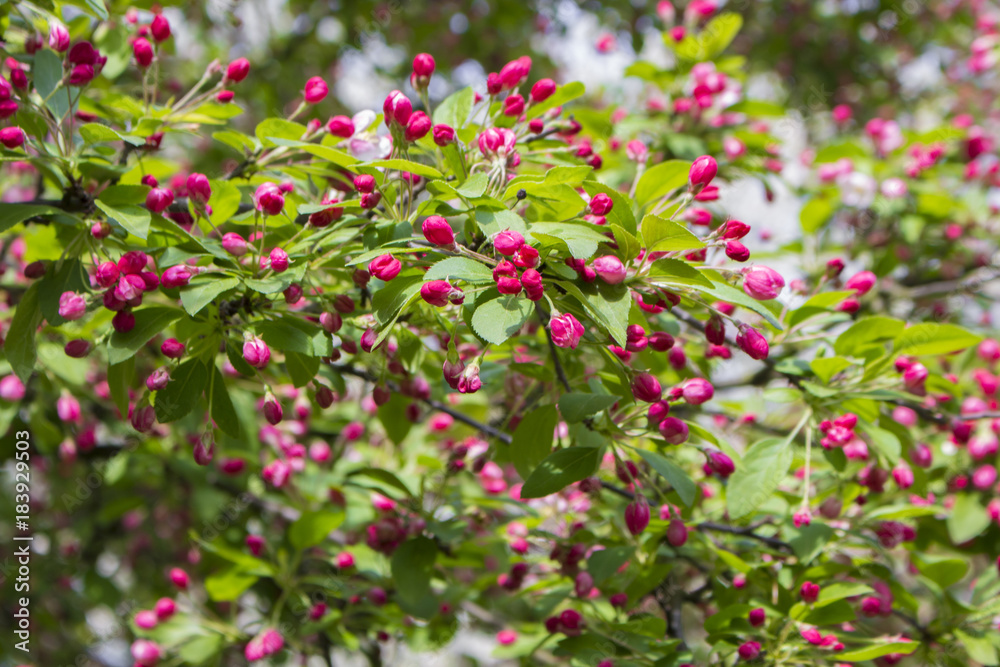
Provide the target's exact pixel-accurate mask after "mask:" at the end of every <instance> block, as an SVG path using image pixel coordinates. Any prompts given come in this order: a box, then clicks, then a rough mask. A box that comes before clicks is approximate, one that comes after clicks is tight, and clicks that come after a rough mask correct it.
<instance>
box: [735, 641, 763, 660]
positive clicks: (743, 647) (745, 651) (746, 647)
mask: <svg viewBox="0 0 1000 667" xmlns="http://www.w3.org/2000/svg"><path fill="white" fill-rule="evenodd" d="M737 653H739V654H740V658H742V659H743V660H746V661H750V660H754V659H756V658H757V656H759V655H760V642H743V643H742V644H740V647H739V648H738V649H737Z"/></svg>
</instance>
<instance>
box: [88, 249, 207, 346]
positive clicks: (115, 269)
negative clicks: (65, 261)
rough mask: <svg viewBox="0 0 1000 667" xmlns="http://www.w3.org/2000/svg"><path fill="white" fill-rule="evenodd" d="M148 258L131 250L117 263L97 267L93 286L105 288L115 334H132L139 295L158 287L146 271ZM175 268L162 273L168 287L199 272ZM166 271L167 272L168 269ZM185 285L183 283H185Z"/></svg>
mask: <svg viewBox="0 0 1000 667" xmlns="http://www.w3.org/2000/svg"><path fill="white" fill-rule="evenodd" d="M148 261H149V258H148V257H147V256H146V254H145V253H143V252H140V251H138V250H132V251H129V252H127V253H125V254H124V255H122V256H121V258H119V260H118V262H117V263H115V262H104V263H103V264H101V265H99V266H98V267H97V270H96V272H95V275H94V279H93V280H94V283H95V284H96V285H97V286H98V287H102V288H106V289H107V291H106V292H105V293H104V297H103V302H104V307H105V308H107V309H108V310H112V311H115V316H114V318H113V319H112V320H111V324H112V326H114V328H115V331H119V332H125V331H131V330H132V328H133V327H134V326H135V316H134V315H133V314H132V308H135V307H137V306H139V305H140V304H142V295H143V293H144V292H146V291H151V290H155V289H157V288H158V287H159V286H160V284H161V283H160V278H158V277H157V275H156V274H155V273H154V272H152V271H148V270H146V265H147V263H148ZM172 268H173V269H175V270H174V271H173V272H172V273H171V274H170V276H167V273H166V272H165V273H164V277H167V278H169V279H170V280H171V285H164V287H170V286H177V284H176V283H177V282H178V281H181V282H183V278H181V277H180V276H181V275H182V274H185V275H187V277H188V279H189V278H190V276H192V275H194V274H195V273H197V272H198V269H197V268H196V267H188V266H184V267H181V268H178V267H172ZM167 271H170V269H168V270H167ZM184 284H186V282H184Z"/></svg>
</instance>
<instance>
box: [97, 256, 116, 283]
mask: <svg viewBox="0 0 1000 667" xmlns="http://www.w3.org/2000/svg"><path fill="white" fill-rule="evenodd" d="M120 275H121V272H120V271H119V270H118V265H117V264H115V263H114V262H103V263H102V264H101V265H100V266H98V267H97V271H95V273H94V277H95V279H96V281H97V284H98V285H99V286H100V287H111V286H112V285H114V284H115V283H116V282H118V276H120Z"/></svg>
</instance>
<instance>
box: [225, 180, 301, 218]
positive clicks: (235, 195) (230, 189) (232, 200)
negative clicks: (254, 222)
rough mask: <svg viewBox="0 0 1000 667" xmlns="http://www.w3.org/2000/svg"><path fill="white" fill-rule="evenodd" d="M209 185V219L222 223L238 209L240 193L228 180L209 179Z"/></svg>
mask: <svg viewBox="0 0 1000 667" xmlns="http://www.w3.org/2000/svg"><path fill="white" fill-rule="evenodd" d="M209 185H210V186H211V188H212V198H211V200H210V201H211V204H212V215H210V216H209V220H211V221H212V224H213V225H223V224H225V223H227V222H229V219H230V218H232V217H233V216H234V215H236V213H237V212H238V211H239V210H240V200H241V198H242V195H240V190H239V188H237V187H236V186H235V185H233V184H232V183H230V182H229V181H209ZM300 210H301V209H300Z"/></svg>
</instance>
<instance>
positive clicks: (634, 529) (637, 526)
mask: <svg viewBox="0 0 1000 667" xmlns="http://www.w3.org/2000/svg"><path fill="white" fill-rule="evenodd" d="M648 525H649V503H647V502H646V499H645V498H643V497H642V496H639V497H638V498H637V499H636V500H634V501H632V502H631V503H629V504H628V506H627V507H626V508H625V527H626V528H628V532H630V533H632V535H640V534H641V533H642V532H643V531H644V530H646V526H648Z"/></svg>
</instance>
